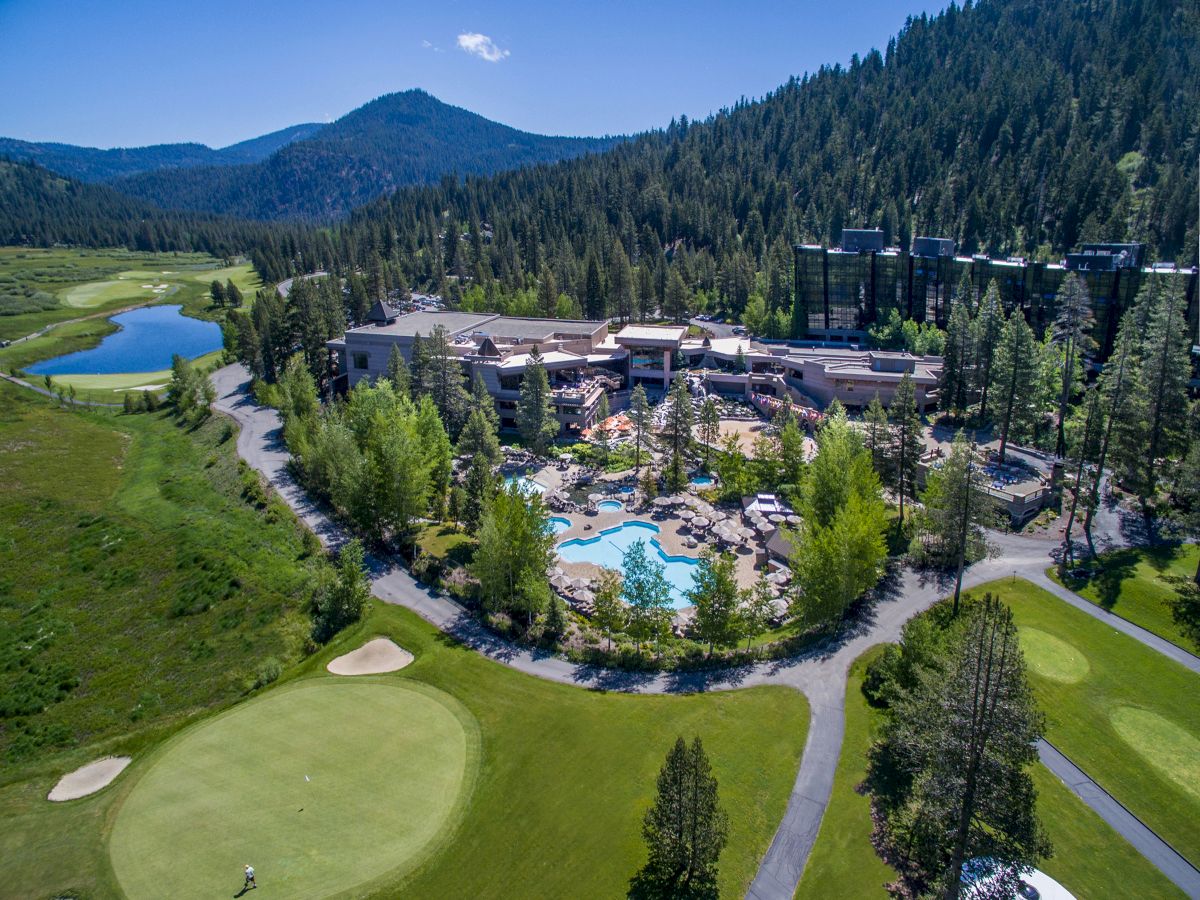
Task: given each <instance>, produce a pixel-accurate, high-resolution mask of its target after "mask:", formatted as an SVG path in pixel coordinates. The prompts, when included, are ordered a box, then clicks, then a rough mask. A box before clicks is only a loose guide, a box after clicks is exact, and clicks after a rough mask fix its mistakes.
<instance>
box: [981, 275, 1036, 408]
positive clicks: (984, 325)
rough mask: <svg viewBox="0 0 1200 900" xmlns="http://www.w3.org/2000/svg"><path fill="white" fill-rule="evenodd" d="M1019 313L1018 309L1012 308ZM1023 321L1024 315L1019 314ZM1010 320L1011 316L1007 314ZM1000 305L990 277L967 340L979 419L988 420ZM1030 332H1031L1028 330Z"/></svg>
mask: <svg viewBox="0 0 1200 900" xmlns="http://www.w3.org/2000/svg"><path fill="white" fill-rule="evenodd" d="M1016 312H1017V315H1020V311H1019V310H1018V311H1016ZM1021 318H1022V321H1024V317H1021ZM1010 321H1011V317H1010ZM1004 325H1005V322H1004V307H1003V306H1001V304H1000V286H999V285H998V284H996V282H995V281H994V280H993V281H992V282H991V283H990V284H988V287H987V290H986V291H984V294H983V299H982V300H980V301H979V314H978V315H977V316H976V317H975V320H974V321H973V322H972V323H971V326H972V328H971V331H972V334H971V343H972V344H973V345H974V348H975V365H974V369H973V374H974V376H975V378H974V390H975V392H976V393H977V394H978V395H979V421H981V422H986V421H988V392H989V391H990V390H991V387H992V386H993V385H994V384H995V383H996V377H995V374H994V373H993V371H992V370H993V368H994V366H995V360H996V354H997V353H998V352H999V349H1000V343H1001V340H1002V338H1003V336H1004ZM1031 335H1032V332H1031Z"/></svg>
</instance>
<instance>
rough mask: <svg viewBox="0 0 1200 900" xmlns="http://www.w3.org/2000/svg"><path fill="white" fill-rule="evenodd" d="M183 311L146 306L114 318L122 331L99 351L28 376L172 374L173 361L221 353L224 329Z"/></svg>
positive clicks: (58, 360) (43, 365)
mask: <svg viewBox="0 0 1200 900" xmlns="http://www.w3.org/2000/svg"><path fill="white" fill-rule="evenodd" d="M181 309H183V307H182V306H147V307H143V308H142V309H134V310H130V311H129V312H126V313H121V314H120V315H119V316H113V317H112V318H111V319H110V320H109V321H110V322H113V323H114V324H116V325H119V326H120V330H119V331H117V332H115V333H113V334H110V335H109V336H108V337H106V338H104V340H102V341H101V342H100V344H99V346H96V347H93V348H92V349H90V350H80V351H78V352H76V353H68V354H67V355H65V356H56V357H54V359H47V360H44V361H43V362H40V363H37V364H36V365H32V366H29V367H28V368H27V369H26V371H27V372H30V373H32V374H34V375H113V374H116V373H118V372H159V371H162V370H163V369H169V368H171V357H172V356H173V355H174V354H179V355H180V356H182V357H183V358H184V359H195V358H196V357H197V356H203V355H204V354H205V353H211V352H212V351H214V350H220V349H221V326H220V325H218V324H217V323H216V322H202V321H200V320H199V319H192V318H189V317H188V316H184V315H180V312H179V311H180V310H181Z"/></svg>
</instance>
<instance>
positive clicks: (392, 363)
mask: <svg viewBox="0 0 1200 900" xmlns="http://www.w3.org/2000/svg"><path fill="white" fill-rule="evenodd" d="M387 379H388V381H390V382H391V383H392V388H393V389H394V390H395V391H396V395H397V396H400V397H408V396H411V394H412V381H411V379H410V377H409V374H408V363H406V362H405V361H404V354H402V353H401V352H400V346H399V345H398V344H392V349H391V352H389V353H388V361H387Z"/></svg>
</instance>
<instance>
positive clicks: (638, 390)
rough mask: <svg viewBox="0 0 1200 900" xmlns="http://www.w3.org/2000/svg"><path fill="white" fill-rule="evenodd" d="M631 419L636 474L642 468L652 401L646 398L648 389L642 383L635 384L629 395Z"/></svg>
mask: <svg viewBox="0 0 1200 900" xmlns="http://www.w3.org/2000/svg"><path fill="white" fill-rule="evenodd" d="M629 420H630V421H631V422H632V423H633V451H634V462H633V472H634V474H635V475H636V474H638V473H640V472H641V469H642V447H644V446H645V445H646V443H647V435H648V433H649V431H650V403H649V401H648V400H647V399H646V389H645V388H644V387H642V386H641V385H640V384H638V385H635V386H634V388H633V393H632V394H630V395H629Z"/></svg>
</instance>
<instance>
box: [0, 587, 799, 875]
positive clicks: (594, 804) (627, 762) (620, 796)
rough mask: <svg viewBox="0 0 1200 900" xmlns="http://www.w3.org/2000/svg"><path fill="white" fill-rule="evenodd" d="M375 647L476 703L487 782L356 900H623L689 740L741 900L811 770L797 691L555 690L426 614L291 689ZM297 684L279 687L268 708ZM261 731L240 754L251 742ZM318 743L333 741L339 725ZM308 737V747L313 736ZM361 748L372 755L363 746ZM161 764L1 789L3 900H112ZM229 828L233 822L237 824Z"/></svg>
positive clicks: (370, 776) (52, 775)
mask: <svg viewBox="0 0 1200 900" xmlns="http://www.w3.org/2000/svg"><path fill="white" fill-rule="evenodd" d="M379 635H382V636H387V637H390V638H391V639H393V640H395V641H396V642H397V643H399V644H400V645H401V646H403V647H405V648H406V649H408V650H410V651H412V652H413V653H414V654H415V656H416V660H415V661H414V662H413V664H412V665H410V666H408V667H407V668H405V669H403V670H402V671H400V672H398V673H395V674H394V675H388V676H378V677H377V678H373V679H372V681H379V682H381V683H392V682H394V683H396V684H400V685H407V686H412V687H414V688H418V689H419V688H421V687H422V686H427V687H430V688H434V689H436V690H438V691H441V692H443V693H445V694H448V695H450V696H451V697H453V698H454V699H455V700H456V701H457V702H458V703H460V704H461V705H462V706H463V707H465V708H466V709H467V711H468V712H469V713H470V715H471V717H472V718H474V720H475V721H476V722H477V723H478V728H479V748H478V753H479V756H478V760H479V764H478V779H477V781H476V783H475V787H474V790H473V791H472V792H471V794H470V798H469V800H467V802H466V803H465V806H464V808H463V809H462V811H461V812H462V815H461V819H460V820H459V823H458V825H457V827H456V828H455V829H454V830H453V832H452V833H445V832H443V833H440V834H439V835H438V836H437V837H436V838H435V839H434V840H433V842H432V843H431V844H429V845H428V846H427V855H426V856H425V858H424V862H422V863H421V864H420V865H419V867H418V868H417V869H416V870H415V871H412V872H409V873H407V874H405V873H404V872H403V871H402V870H401V871H399V872H394V873H392V875H391V876H389V875H385V876H383V877H382V878H381V879H378V880H376V881H375V882H373V883H372V884H371V885H370V886H369V888H370V889H367V888H364V889H362V890H359V891H354V892H353V893H354V895H355V896H368V895H369V896H376V897H381V898H382V897H394V896H401V895H402V896H411V897H512V898H540V897H546V898H559V897H614V896H624V894H625V892H626V891H627V889H628V881H629V878H630V877H631V876H632V875H633V874H634V873H635V872H636V871H637V869H638V868H639V867H640V866H641V865H642V864H643V863H644V862H645V849H644V847H643V844H642V840H641V820H642V817H643V815H644V814H645V811H646V810H647V809H648V808H649V806H650V804H651V803H652V802H653V798H654V793H655V779H656V777H657V774H658V770H659V768H660V767H661V766H662V762H663V759H664V758H665V756H666V754H667V751H668V749H669V748H670V746H671V744H673V743H674V741H675V738H676V737H677V736H680V735H682V736H684V737H686V738H688V739H690V738H691V737H692V736H694V735H698V736H700V737H701V739H702V740H703V741H704V746H705V749H706V750H707V752H708V754H709V756H710V758H711V760H712V764H713V771H714V774H715V775H716V776H717V778H718V780H719V782H720V798H721V802H722V804H723V805H724V806H725V808H726V809H727V810H728V812H729V819H730V832H729V844H728V846H727V848H726V850H725V852H724V854H723V855H722V857H721V865H720V889H721V896H728V897H735V896H742V895H744V893H745V891H746V888H747V887H748V885H749V883H750V881H751V880H752V878H753V876H754V873H755V871H756V870H757V867H758V862H759V860H760V859H761V857H762V855H763V854H764V853H765V852H766V849H767V846H768V845H769V844H770V841H771V837H772V836H773V835H774V833H775V829H776V828H777V827H778V825H779V820H780V819H781V818H782V816H783V811H784V808H785V806H786V804H787V798H788V795H789V793H790V791H791V787H792V783H793V781H794V779H795V775H796V769H797V767H798V766H799V761H800V754H801V751H802V749H803V746H804V740H805V736H806V729H807V724H808V707H807V704H806V703H805V700H804V697H803V696H802V695H801V694H799V693H797V692H796V691H793V690H791V689H788V688H780V687H771V688H753V689H749V690H739V691H730V692H718V693H712V694H695V695H686V696H652V697H642V696H632V695H627V694H609V693H601V692H595V691H588V690H584V689H582V688H580V687H575V686H571V685H561V684H554V683H551V682H546V681H543V680H540V679H537V678H532V677H529V676H527V675H522V674H521V673H519V672H516V671H514V670H512V669H509V668H507V667H505V666H502V665H500V664H498V663H494V662H491V661H489V660H487V659H484V658H483V657H481V656H479V655H478V654H477V653H476V652H475V651H474V650H471V649H469V648H466V647H463V646H460V645H458V644H456V643H454V642H453V641H451V640H449V639H448V638H446V637H445V636H444V635H442V634H441V633H440V632H438V631H437V630H436V629H434V628H433V627H432V626H430V625H429V624H427V623H426V622H424V621H423V620H421V619H419V618H418V617H417V616H416V615H415V614H413V613H411V612H409V611H407V610H405V609H402V608H399V607H393V606H387V605H384V604H382V603H378V602H377V601H376V602H375V603H374V604H373V608H372V610H371V612H370V614H369V615H368V617H367V618H366V619H365V620H364V621H363V622H362V623H361V624H360V625H358V626H356V627H355V628H353V629H351V630H350V631H348V632H347V633H344V634H343V635H341V636H339V638H338V639H337V640H335V641H334V642H333V643H332V644H331V645H330V646H329V647H328V648H326V649H324V650H322V651H321V652H320V653H319V654H317V655H315V656H313V657H311V658H310V659H308V660H307V661H305V662H304V663H302V664H301V665H300V666H298V667H296V668H295V669H293V670H292V671H291V672H289V673H288V676H285V678H293V679H301V678H304V676H307V675H316V674H318V673H323V672H324V666H325V664H326V663H327V662H328V660H329V659H331V658H332V657H333V656H336V655H338V654H341V653H344V652H347V651H348V650H351V649H353V648H355V647H358V646H360V645H361V644H362V643H364V642H365V641H366V640H368V639H370V638H372V637H375V636H379ZM320 677H321V678H322V679H324V678H330V679H332V678H333V677H334V676H327V675H324V674H321V675H320ZM286 689H287V687H286V686H277V687H274V688H270V689H269V690H268V691H267V693H266V697H268V698H269V697H271V696H273V694H274V693H275V692H276V691H282V690H286ZM246 708H247V710H248V711H253V709H254V707H253V706H252V705H250V704H247V707H246ZM253 718H254V717H253V716H251V717H248V718H247V719H246V720H245V721H246V722H247V725H246V728H245V730H243V731H241V732H240V733H239V734H237V735H234V736H231V737H230V741H231V742H236V741H239V740H240V741H243V742H244V743H245V744H246V746H253V745H254V743H255V741H256V737H257V736H256V733H255V731H254V727H253V725H252V724H251V721H250V720H251V719H253ZM319 733H320V734H321V735H325V736H326V737H327V738H328V736H329V734H330V732H329V729H328V728H326V727H325V726H322V727H321V728H320V729H319ZM180 740H183V738H180ZM297 740H299V741H302V742H303V743H304V744H307V743H309V741H310V740H311V737H310V736H307V735H306V736H299V737H297ZM381 743H383V744H384V745H385V746H384V748H383V750H382V751H380V752H384V753H386V752H387V742H386V741H383V742H381ZM270 747H271V748H273V751H274V752H290V751H286V750H284V749H283V748H280V747H278V746H276V745H270ZM169 748H170V745H168V746H167V748H166V749H164V750H163V751H162V752H163V753H164V754H165V753H168V752H170V750H169ZM239 752H241V751H239ZM362 752H363V753H364V754H368V755H369V754H373V753H375V752H376V751H375V750H374V749H370V748H366V747H364V748H363V751H362ZM391 755H392V757H394V756H395V752H393V753H392V754H391ZM156 758H157V754H156V753H148V754H147V755H146V757H145V758H143V757H142V756H139V755H136V754H135V760H134V764H133V765H132V766H131V767H130V768H129V769H128V770H127V771H126V773H125V774H124V775H122V776H121V777H120V778H118V779H117V781H116V782H115V783H114V784H113V785H111V786H110V787H109V788H107V789H105V790H104V791H101V792H100V793H98V794H96V795H93V796H92V797H88V798H84V799H82V800H79V801H74V802H71V803H66V804H51V803H48V802H46V801H45V800H44V797H45V793H46V791H48V790H49V789H50V787H51V786H52V785H53V783H54V781H55V780H56V779H57V777H58V775H59V774H61V772H60V771H58V770H54V771H49V770H48V771H46V772H45V773H43V774H42V775H40V776H39V777H36V778H31V779H30V780H29V781H27V782H25V783H23V784H19V785H10V786H9V787H7V788H3V789H0V819H2V820H3V821H4V823H5V829H4V830H3V831H2V832H0V858H4V859H5V860H6V871H5V878H4V879H2V880H0V897H14V898H16V897H29V896H35V897H36V896H54V895H55V894H56V893H58V894H61V893H66V892H67V891H69V890H70V891H75V892H76V893H78V894H81V895H84V896H110V895H113V894H115V893H116V892H117V888H116V885H115V882H114V881H113V875H112V874H111V868H110V866H109V863H108V859H107V847H108V838H109V836H110V834H111V829H112V822H113V819H114V817H115V818H116V819H117V820H118V822H120V820H121V819H123V818H124V817H125V815H126V813H124V812H120V813H118V812H117V810H118V808H119V806H120V805H121V804H122V803H123V802H124V800H125V798H126V797H129V796H130V795H131V791H136V789H137V787H136V786H137V784H138V779H139V777H140V776H141V773H142V772H145V771H149V772H150V773H153V771H154V768H156V765H155V759H156ZM350 765H351V766H353V767H355V769H356V771H358V772H359V773H360V774H361V776H362V777H363V778H364V779H365V780H366V781H367V782H368V783H370V784H373V785H376V786H377V787H379V790H381V791H383V790H386V788H384V787H383V786H382V782H383V780H385V779H388V778H391V777H393V776H394V773H395V771H396V768H395V766H394V765H393V764H392V763H383V764H375V765H370V766H368V765H360V764H359V763H358V762H357V761H355V762H352V763H350ZM308 774H310V775H311V773H308ZM297 808H298V807H297ZM281 815H282V813H281ZM288 815H292V813H290V812H289V813H288ZM221 820H222V822H223V824H225V825H226V826H227V827H233V826H234V825H235V823H234V821H233V819H230V818H227V817H226V816H224V815H222V817H221ZM121 827H123V826H121ZM204 827H207V824H205V825H204ZM281 827H282V826H281ZM371 833H373V832H371ZM243 856H244V854H243V853H241V852H240V851H239V854H238V855H237V856H236V857H234V858H232V859H231V860H229V863H230V865H231V869H230V871H229V876H228V877H229V878H231V879H232V883H230V884H229V889H230V893H231V894H232V893H233V889H235V888H236V887H237V878H238V871H239V870H240V867H241V865H242V864H243V863H246V862H250V863H253V864H254V865H255V866H256V867H258V870H259V871H260V872H261V873H263V875H264V889H266V888H267V882H266V875H267V873H268V872H269V871H270V866H271V861H270V860H269V859H265V860H264V859H262V858H260V859H243V858H242V857H243ZM210 896H211V895H210ZM264 896H266V895H264Z"/></svg>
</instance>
